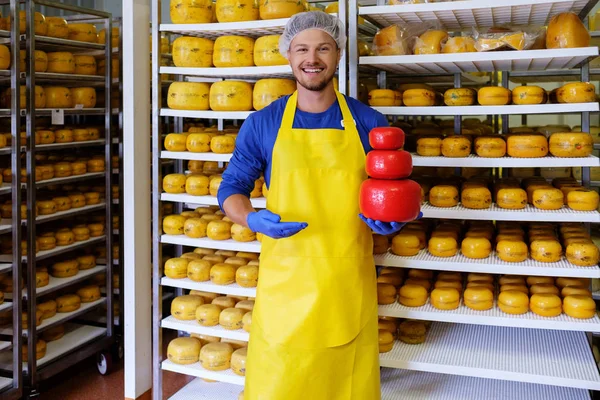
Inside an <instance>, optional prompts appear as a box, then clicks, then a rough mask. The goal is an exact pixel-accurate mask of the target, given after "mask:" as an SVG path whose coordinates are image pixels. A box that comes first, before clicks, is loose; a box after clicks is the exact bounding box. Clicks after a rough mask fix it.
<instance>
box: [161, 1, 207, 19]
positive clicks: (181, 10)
mask: <svg viewBox="0 0 600 400" xmlns="http://www.w3.org/2000/svg"><path fill="white" fill-rule="evenodd" d="M213 8H214V4H213V2H212V0H171V2H170V15H171V21H172V22H173V23H174V24H205V23H209V22H213V12H214V11H213Z"/></svg>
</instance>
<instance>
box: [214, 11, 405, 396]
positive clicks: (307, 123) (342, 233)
mask: <svg viewBox="0 0 600 400" xmlns="http://www.w3.org/2000/svg"><path fill="white" fill-rule="evenodd" d="M345 44H346V37H345V36H344V29H343V25H342V23H341V22H340V21H339V20H338V19H337V18H336V17H334V16H331V15H329V14H326V13H323V12H306V13H301V14H297V15H295V16H293V17H292V18H291V19H290V20H289V22H288V23H287V25H286V27H285V30H284V32H283V34H282V36H281V38H280V42H279V50H280V52H281V54H283V55H284V56H285V57H286V58H287V59H288V60H289V62H290V65H291V67H292V71H293V73H294V77H295V78H296V81H297V91H296V92H295V93H294V94H292V95H291V96H285V97H283V98H281V99H279V100H277V101H275V102H273V103H272V104H271V105H269V106H268V107H266V108H264V109H262V110H261V111H258V112H256V113H254V114H252V115H251V116H250V117H249V118H248V119H247V120H246V121H245V122H244V124H243V125H242V127H241V129H240V132H239V135H238V138H237V142H236V148H235V152H234V154H233V157H232V159H231V162H230V163H229V166H228V167H227V170H226V171H225V173H224V174H223V181H222V183H221V186H220V188H219V193H218V198H219V204H220V205H221V208H222V209H223V210H224V211H225V213H226V214H227V216H228V217H229V218H230V219H231V220H232V221H234V222H236V223H238V224H241V225H244V226H247V227H249V228H250V229H252V230H253V231H254V232H260V233H262V234H263V235H264V238H263V240H262V249H261V256H260V273H259V280H258V282H259V283H258V288H257V298H256V305H255V308H254V311H253V321H252V334H251V336H250V337H251V338H250V343H249V347H248V360H247V373H246V389H245V397H244V398H245V399H246V400H283V399H285V400H307V399H309V400H377V399H379V398H380V391H379V353H378V331H377V284H376V274H375V266H374V263H373V255H372V253H373V242H372V235H371V229H372V230H373V231H374V232H376V233H379V234H391V233H393V232H396V231H398V230H399V229H400V227H401V226H402V224H398V223H391V224H390V223H384V222H380V221H373V220H367V219H363V220H361V218H359V212H360V211H359V207H358V198H359V188H360V184H361V183H362V182H363V181H364V180H365V179H366V178H367V176H366V174H365V154H366V153H367V152H368V151H369V150H370V147H369V140H368V133H369V131H370V130H371V129H372V128H375V127H378V126H388V122H387V120H386V118H385V117H384V116H383V115H381V114H380V113H378V112H376V111H374V110H373V109H371V108H370V107H367V106H365V105H363V104H362V103H360V102H358V101H357V100H354V99H351V98H347V97H345V96H344V95H342V94H340V93H339V92H338V91H337V90H336V89H335V88H334V86H333V77H334V74H335V72H336V69H337V65H338V63H339V61H340V57H341V55H342V51H343V49H344V47H345ZM261 174H264V177H265V181H266V183H267V186H268V188H269V196H268V200H267V209H266V210H260V211H258V212H257V211H255V210H254V209H253V207H252V205H251V202H250V200H249V195H250V192H251V191H252V190H253V188H254V181H255V180H256V179H257V178H259V177H260V175H261ZM284 221H285V222H284ZM363 221H364V222H363ZM369 228H371V229H369Z"/></svg>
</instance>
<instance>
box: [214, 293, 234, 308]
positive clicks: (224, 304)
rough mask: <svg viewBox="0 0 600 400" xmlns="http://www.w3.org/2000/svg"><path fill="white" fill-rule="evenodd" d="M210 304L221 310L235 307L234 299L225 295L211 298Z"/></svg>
mask: <svg viewBox="0 0 600 400" xmlns="http://www.w3.org/2000/svg"><path fill="white" fill-rule="evenodd" d="M211 304H214V305H216V306H219V307H221V310H224V309H226V308H233V307H235V299H234V298H232V297H227V296H219V297H216V298H214V299H213V301H212V302H211Z"/></svg>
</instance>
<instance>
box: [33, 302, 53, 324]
mask: <svg viewBox="0 0 600 400" xmlns="http://www.w3.org/2000/svg"><path fill="white" fill-rule="evenodd" d="M56 307H57V304H56V301H54V300H48V301H45V302H43V303H39V304H37V305H36V310H37V311H40V312H41V313H42V320H44V319H48V318H52V317H54V316H55V315H56Z"/></svg>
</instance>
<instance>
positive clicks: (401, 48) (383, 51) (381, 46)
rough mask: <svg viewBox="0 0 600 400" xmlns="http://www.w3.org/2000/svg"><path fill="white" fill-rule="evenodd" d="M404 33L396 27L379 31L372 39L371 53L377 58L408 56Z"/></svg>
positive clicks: (406, 40)
mask: <svg viewBox="0 0 600 400" xmlns="http://www.w3.org/2000/svg"><path fill="white" fill-rule="evenodd" d="M406 36H407V35H406V33H405V32H404V31H403V30H402V28H400V27H399V26H398V25H390V26H388V27H386V28H383V29H381V30H380V31H379V32H377V33H376V34H375V38H374V39H373V51H374V52H375V54H377V55H378V56H401V55H406V54H410V46H409V43H408V38H407V37H406Z"/></svg>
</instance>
